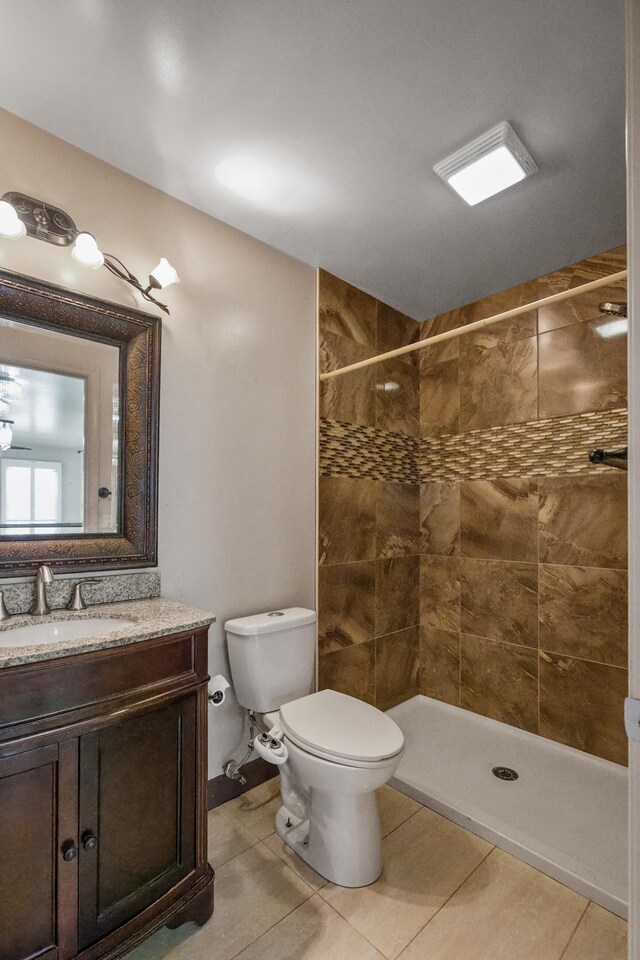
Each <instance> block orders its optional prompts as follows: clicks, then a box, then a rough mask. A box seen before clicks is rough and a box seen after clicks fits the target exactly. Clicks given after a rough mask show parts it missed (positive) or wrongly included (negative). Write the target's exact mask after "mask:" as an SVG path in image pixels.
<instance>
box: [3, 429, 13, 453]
mask: <svg viewBox="0 0 640 960" xmlns="http://www.w3.org/2000/svg"><path fill="white" fill-rule="evenodd" d="M12 441H13V430H12V429H11V424H10V423H0V452H2V453H4V451H5V450H9V449H11V443H12Z"/></svg>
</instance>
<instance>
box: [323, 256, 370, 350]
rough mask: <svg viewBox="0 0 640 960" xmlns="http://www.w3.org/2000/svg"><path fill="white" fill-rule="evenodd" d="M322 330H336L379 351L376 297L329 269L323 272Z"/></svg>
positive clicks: (327, 331)
mask: <svg viewBox="0 0 640 960" xmlns="http://www.w3.org/2000/svg"><path fill="white" fill-rule="evenodd" d="M319 273H320V276H319V298H318V299H319V302H318V308H319V325H320V333H321V334H325V333H333V334H337V335H338V336H340V337H344V338H345V339H348V340H354V341H355V342H356V343H360V344H362V345H363V346H364V347H366V348H367V350H368V355H369V356H370V357H371V356H373V355H374V354H375V353H376V300H375V298H374V297H372V296H370V295H369V294H368V293H365V292H364V291H363V290H359V289H358V288H357V287H354V286H352V285H351V284H350V283H347V282H346V281H345V280H341V279H340V278H339V277H334V276H333V275H332V274H330V273H327V271H326V270H320V271H319Z"/></svg>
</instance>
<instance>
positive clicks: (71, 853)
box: [62, 840, 78, 863]
mask: <svg viewBox="0 0 640 960" xmlns="http://www.w3.org/2000/svg"><path fill="white" fill-rule="evenodd" d="M77 856H78V848H77V847H76V845H75V843H74V841H73V840H65V842H64V843H63V844H62V859H63V860H66V861H67V863H69V862H70V861H71V860H75V858H76V857H77Z"/></svg>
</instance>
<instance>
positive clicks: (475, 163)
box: [433, 120, 538, 207]
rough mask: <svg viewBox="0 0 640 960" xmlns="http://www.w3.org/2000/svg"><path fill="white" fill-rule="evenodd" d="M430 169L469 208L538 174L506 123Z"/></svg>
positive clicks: (530, 158)
mask: <svg viewBox="0 0 640 960" xmlns="http://www.w3.org/2000/svg"><path fill="white" fill-rule="evenodd" d="M433 169H434V171H435V172H436V173H437V174H438V176H439V177H441V178H442V179H443V180H444V182H445V183H447V184H448V185H449V186H450V187H451V189H452V190H455V192H456V193H457V194H458V195H459V196H461V197H462V199H463V200H464V201H465V202H466V203H468V204H469V206H471V207H474V206H475V205H476V204H477V203H481V202H482V201H483V200H487V199H488V198H489V197H492V196H494V195H495V194H496V193H500V192H501V191H502V190H506V189H507V187H512V186H513V185H514V184H515V183H519V182H520V181H521V180H525V179H526V178H527V177H531V176H533V174H534V173H537V171H538V167H537V165H536V163H535V161H534V160H533V158H532V157H531V154H530V153H529V152H528V150H527V148H526V147H525V146H524V144H523V143H522V141H521V140H520V138H519V137H518V136H517V134H516V133H515V131H514V129H513V127H512V126H511V125H510V124H509V123H507V122H506V120H504V121H503V122H502V123H499V124H497V125H496V126H495V127H492V128H491V130H488V131H487V133H483V134H482V136H480V137H478V138H477V139H476V140H473V141H472V142H471V143H468V144H466V146H464V147H462V148H461V149H460V150H456V152H455V153H452V154H451V155H450V156H448V157H445V159H444V160H441V161H440V163H436V165H435V167H434V168H433Z"/></svg>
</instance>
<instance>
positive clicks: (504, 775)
mask: <svg viewBox="0 0 640 960" xmlns="http://www.w3.org/2000/svg"><path fill="white" fill-rule="evenodd" d="M491 773H492V774H493V775H494V777H497V778H498V780H517V779H518V774H517V773H516V771H515V770H512V769H511V767H494V768H493V770H492V771H491Z"/></svg>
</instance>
